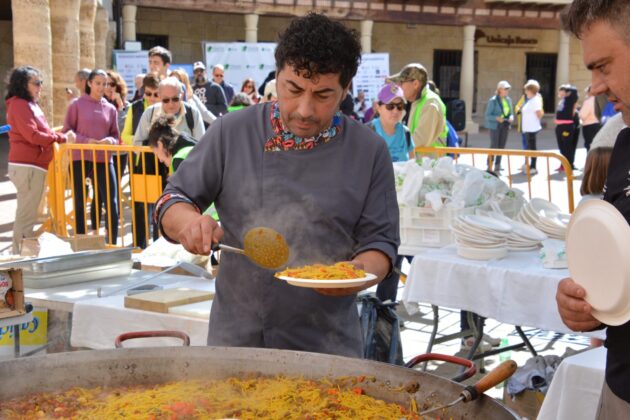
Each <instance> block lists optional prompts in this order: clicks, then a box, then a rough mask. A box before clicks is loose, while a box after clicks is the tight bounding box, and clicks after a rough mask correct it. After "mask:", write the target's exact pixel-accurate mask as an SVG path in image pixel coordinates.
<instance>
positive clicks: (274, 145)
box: [265, 101, 341, 152]
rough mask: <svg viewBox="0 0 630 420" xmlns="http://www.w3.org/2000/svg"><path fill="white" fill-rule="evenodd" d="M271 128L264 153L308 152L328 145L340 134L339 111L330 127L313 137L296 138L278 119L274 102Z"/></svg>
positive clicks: (278, 109) (277, 108) (278, 115)
mask: <svg viewBox="0 0 630 420" xmlns="http://www.w3.org/2000/svg"><path fill="white" fill-rule="evenodd" d="M271 126H272V127H273V133H274V134H273V137H271V138H270V139H268V140H267V141H266V142H265V152H279V151H288V150H310V149H313V148H314V147H316V146H319V145H320V144H325V143H328V142H329V141H330V140H332V139H333V138H335V136H336V135H337V134H339V133H341V111H337V113H336V114H335V115H334V116H333V119H332V123H331V125H330V127H328V128H327V129H326V130H324V131H322V132H321V133H319V134H318V135H316V136H314V137H307V138H303V137H297V136H296V135H295V134H293V133H292V132H290V131H289V130H288V129H287V128H286V127H285V126H284V123H283V122H282V119H281V118H280V108H279V107H278V102H277V101H275V102H273V104H272V105H271Z"/></svg>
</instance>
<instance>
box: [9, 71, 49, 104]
mask: <svg viewBox="0 0 630 420" xmlns="http://www.w3.org/2000/svg"><path fill="white" fill-rule="evenodd" d="M35 77H41V73H40V72H39V70H37V69H36V68H35V67H31V66H22V67H16V68H15V69H13V71H12V72H11V74H10V75H9V81H8V83H7V96H6V99H9V98H10V97H12V96H17V97H18V98H22V99H24V100H26V101H29V102H30V101H32V100H33V97H32V96H31V94H30V93H29V92H28V82H29V81H30V80H31V79H33V78H35Z"/></svg>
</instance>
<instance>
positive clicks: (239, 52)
mask: <svg viewBox="0 0 630 420" xmlns="http://www.w3.org/2000/svg"><path fill="white" fill-rule="evenodd" d="M203 50H204V53H205V57H204V59H205V63H206V67H207V69H208V78H209V79H211V78H212V67H213V66H215V65H217V64H223V66H224V67H225V81H226V82H228V83H231V84H232V85H233V86H234V90H235V92H239V91H240V90H241V85H242V84H243V81H244V80H245V79H248V78H251V79H254V81H255V82H256V89H258V88H259V87H260V85H261V83H262V82H263V81H264V80H265V78H266V77H267V75H268V74H269V72H271V71H274V70H275V69H276V61H275V59H274V57H273V53H274V51H275V50H276V44H275V43H273V42H259V43H251V42H204V43H203Z"/></svg>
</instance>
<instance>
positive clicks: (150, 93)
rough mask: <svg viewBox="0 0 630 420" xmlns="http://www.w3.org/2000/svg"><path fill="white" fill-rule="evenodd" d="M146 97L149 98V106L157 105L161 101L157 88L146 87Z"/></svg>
mask: <svg viewBox="0 0 630 420" xmlns="http://www.w3.org/2000/svg"><path fill="white" fill-rule="evenodd" d="M144 98H145V99H146V100H147V102H148V104H149V106H151V105H155V104H157V103H158V102H160V93H159V92H158V90H157V89H155V88H152V87H149V86H147V87H145V88H144Z"/></svg>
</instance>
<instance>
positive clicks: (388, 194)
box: [316, 139, 400, 296]
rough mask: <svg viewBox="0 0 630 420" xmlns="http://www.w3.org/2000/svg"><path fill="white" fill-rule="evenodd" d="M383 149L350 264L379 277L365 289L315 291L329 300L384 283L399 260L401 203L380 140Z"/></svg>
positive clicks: (377, 159) (377, 158)
mask: <svg viewBox="0 0 630 420" xmlns="http://www.w3.org/2000/svg"><path fill="white" fill-rule="evenodd" d="M379 142H380V143H381V145H382V147H381V148H380V149H379V151H378V154H377V155H376V156H375V157H374V160H375V162H374V170H373V172H372V180H371V183H370V188H369V192H368V193H367V196H366V199H365V206H364V209H363V213H362V214H361V218H360V219H359V221H358V223H357V225H356V228H355V230H354V234H353V236H354V238H355V239H356V241H357V249H356V251H355V252H354V256H353V257H352V259H351V261H350V262H351V263H353V264H354V265H356V266H357V267H358V268H362V269H364V270H365V272H366V273H371V274H374V275H376V276H377V277H376V279H374V280H372V281H370V282H368V283H366V284H364V285H363V286H359V287H353V288H343V289H316V290H317V291H318V292H319V293H321V294H325V295H329V296H344V295H351V294H354V293H357V292H359V291H361V290H364V289H367V288H370V287H372V286H374V285H375V284H378V283H379V282H381V281H382V280H383V279H384V278H385V277H386V276H387V275H388V274H389V273H390V272H391V269H392V267H393V261H395V260H396V255H397V253H398V246H399V245H400V237H399V228H398V225H399V222H400V220H399V216H398V201H397V199H396V185H395V182H394V169H393V166H392V163H391V158H390V155H389V151H388V150H387V145H386V144H385V142H382V141H381V140H380V139H379Z"/></svg>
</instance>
